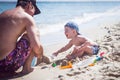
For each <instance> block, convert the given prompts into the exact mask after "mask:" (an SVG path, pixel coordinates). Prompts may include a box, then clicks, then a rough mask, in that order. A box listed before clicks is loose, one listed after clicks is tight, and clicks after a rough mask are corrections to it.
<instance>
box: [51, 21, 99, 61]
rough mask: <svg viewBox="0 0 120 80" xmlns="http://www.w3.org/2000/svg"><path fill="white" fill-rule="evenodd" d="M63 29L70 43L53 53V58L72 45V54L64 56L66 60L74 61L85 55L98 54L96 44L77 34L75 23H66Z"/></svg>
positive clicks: (77, 29)
mask: <svg viewBox="0 0 120 80" xmlns="http://www.w3.org/2000/svg"><path fill="white" fill-rule="evenodd" d="M64 28H65V35H66V37H67V39H70V41H69V43H68V44H66V45H65V46H64V47H62V48H61V49H59V50H58V51H56V52H54V53H53V55H54V56H57V55H58V54H59V53H61V52H64V51H66V50H68V49H69V48H71V47H72V46H73V45H74V46H75V47H74V49H73V51H72V53H71V54H68V55H67V56H66V58H67V59H74V58H76V57H81V56H83V55H84V54H85V53H87V54H88V55H93V54H97V53H98V51H99V46H98V44H97V43H95V42H93V41H91V40H89V39H88V38H86V37H84V36H82V35H81V34H80V33H79V28H78V25H77V24H76V23H74V22H68V23H67V24H65V26H64Z"/></svg>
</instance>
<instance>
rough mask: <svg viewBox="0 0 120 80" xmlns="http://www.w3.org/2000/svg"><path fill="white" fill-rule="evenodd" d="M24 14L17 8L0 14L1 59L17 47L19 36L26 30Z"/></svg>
mask: <svg viewBox="0 0 120 80" xmlns="http://www.w3.org/2000/svg"><path fill="white" fill-rule="evenodd" d="M24 14H25V13H24V12H21V11H20V10H16V8H15V9H13V10H8V11H5V12H3V13H1V14H0V22H1V23H0V37H1V41H0V56H1V57H0V60H1V59H3V58H4V57H5V56H6V55H8V54H9V53H10V52H11V51H12V50H13V49H14V48H15V46H16V41H17V39H18V37H19V36H20V35H21V33H23V32H24V31H25V25H26V23H25V22H26V21H25V20H24V16H23V15H24ZM22 16H23V17H22ZM20 17H21V18H20ZM23 23H24V24H23Z"/></svg>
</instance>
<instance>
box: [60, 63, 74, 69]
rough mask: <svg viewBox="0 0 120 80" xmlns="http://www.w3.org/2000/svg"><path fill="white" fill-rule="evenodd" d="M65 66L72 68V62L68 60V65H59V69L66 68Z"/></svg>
mask: <svg viewBox="0 0 120 80" xmlns="http://www.w3.org/2000/svg"><path fill="white" fill-rule="evenodd" d="M67 68H72V63H71V62H70V61H69V62H68V65H66V66H60V69H67Z"/></svg>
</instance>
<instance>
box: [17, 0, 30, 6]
mask: <svg viewBox="0 0 120 80" xmlns="http://www.w3.org/2000/svg"><path fill="white" fill-rule="evenodd" d="M29 2H30V1H29V0H26V1H24V0H21V1H19V0H18V2H17V4H16V7H17V6H22V7H23V8H25V6H26V5H27V4H28V3H29Z"/></svg>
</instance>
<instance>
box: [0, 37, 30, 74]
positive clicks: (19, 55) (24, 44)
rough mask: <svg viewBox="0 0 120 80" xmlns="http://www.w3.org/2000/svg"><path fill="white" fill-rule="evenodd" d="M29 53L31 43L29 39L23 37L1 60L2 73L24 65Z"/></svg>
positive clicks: (0, 69) (0, 68) (13, 70)
mask: <svg viewBox="0 0 120 80" xmlns="http://www.w3.org/2000/svg"><path fill="white" fill-rule="evenodd" d="M29 54H30V44H29V42H28V40H26V39H23V38H21V39H20V40H19V41H18V42H17V44H16V48H15V49H14V50H13V51H12V52H11V53H10V54H9V55H8V56H6V57H5V58H4V59H3V60H0V73H1V72H5V73H6V72H15V71H16V70H17V69H19V68H20V67H21V66H23V65H24V62H25V61H26V59H27V57H28V56H29Z"/></svg>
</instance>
